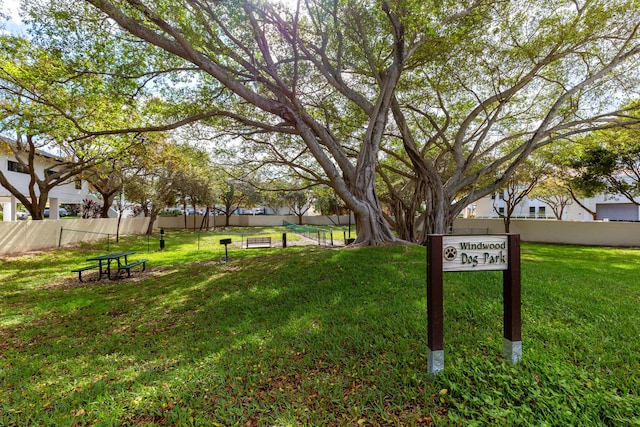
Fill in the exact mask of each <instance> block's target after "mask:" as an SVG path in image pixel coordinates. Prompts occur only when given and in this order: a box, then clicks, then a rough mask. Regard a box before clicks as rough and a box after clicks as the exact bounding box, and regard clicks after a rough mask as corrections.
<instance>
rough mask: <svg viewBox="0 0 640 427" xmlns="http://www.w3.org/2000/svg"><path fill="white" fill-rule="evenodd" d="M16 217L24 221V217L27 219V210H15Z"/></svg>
mask: <svg viewBox="0 0 640 427" xmlns="http://www.w3.org/2000/svg"><path fill="white" fill-rule="evenodd" d="M16 219H19V220H22V221H24V220H25V219H29V212H26V211H18V212H16Z"/></svg>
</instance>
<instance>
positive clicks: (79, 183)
mask: <svg viewBox="0 0 640 427" xmlns="http://www.w3.org/2000/svg"><path fill="white" fill-rule="evenodd" d="M74 185H75V188H76V190H82V180H81V179H76V180H75V181H74Z"/></svg>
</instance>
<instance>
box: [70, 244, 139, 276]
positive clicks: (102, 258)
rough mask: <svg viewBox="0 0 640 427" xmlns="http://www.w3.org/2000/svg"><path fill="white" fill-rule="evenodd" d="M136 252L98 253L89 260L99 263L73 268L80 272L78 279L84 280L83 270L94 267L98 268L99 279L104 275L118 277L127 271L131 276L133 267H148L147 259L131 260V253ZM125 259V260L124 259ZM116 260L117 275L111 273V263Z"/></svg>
mask: <svg viewBox="0 0 640 427" xmlns="http://www.w3.org/2000/svg"><path fill="white" fill-rule="evenodd" d="M133 254H135V251H127V252H114V253H110V254H104V255H97V256H94V257H91V258H87V261H98V263H97V264H91V265H87V266H84V267H80V268H76V269H74V270H71V271H72V272H73V273H78V279H80V281H81V282H82V281H83V280H82V272H83V271H87V270H92V269H98V271H99V273H98V280H100V279H102V276H107V277H108V278H109V279H112V280H113V279H117V278H118V277H119V275H120V273H121V272H124V271H126V272H127V277H130V276H131V268H133V267H135V266H138V265H142V271H144V270H145V268H146V262H147V260H146V259H144V258H143V259H139V260H136V261H132V262H129V260H128V257H129V255H133ZM123 260H124V261H123ZM113 261H115V262H116V265H117V269H116V274H115V276H112V275H111V263H112V262H113Z"/></svg>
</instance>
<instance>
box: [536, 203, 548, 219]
mask: <svg viewBox="0 0 640 427" xmlns="http://www.w3.org/2000/svg"><path fill="white" fill-rule="evenodd" d="M538 216H540V217H542V218H544V217H546V216H547V208H546V207H545V206H540V207H539V208H538Z"/></svg>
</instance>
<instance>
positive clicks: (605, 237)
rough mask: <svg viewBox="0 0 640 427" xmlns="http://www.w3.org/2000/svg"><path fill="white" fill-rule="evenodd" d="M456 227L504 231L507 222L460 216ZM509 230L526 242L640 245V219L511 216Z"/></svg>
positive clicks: (464, 229)
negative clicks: (585, 219) (564, 219)
mask: <svg viewBox="0 0 640 427" xmlns="http://www.w3.org/2000/svg"><path fill="white" fill-rule="evenodd" d="M453 228H454V232H455V231H459V232H463V233H466V234H471V233H481V232H485V231H488V233H489V234H502V233H504V222H503V221H502V220H501V219H466V218H458V219H456V220H455V222H454V223H453ZM510 232H511V233H514V234H520V238H521V239H522V240H523V241H525V242H540V243H562V244H572V245H593V246H626V247H640V222H605V221H556V220H534V219H515V220H511V227H510Z"/></svg>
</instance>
